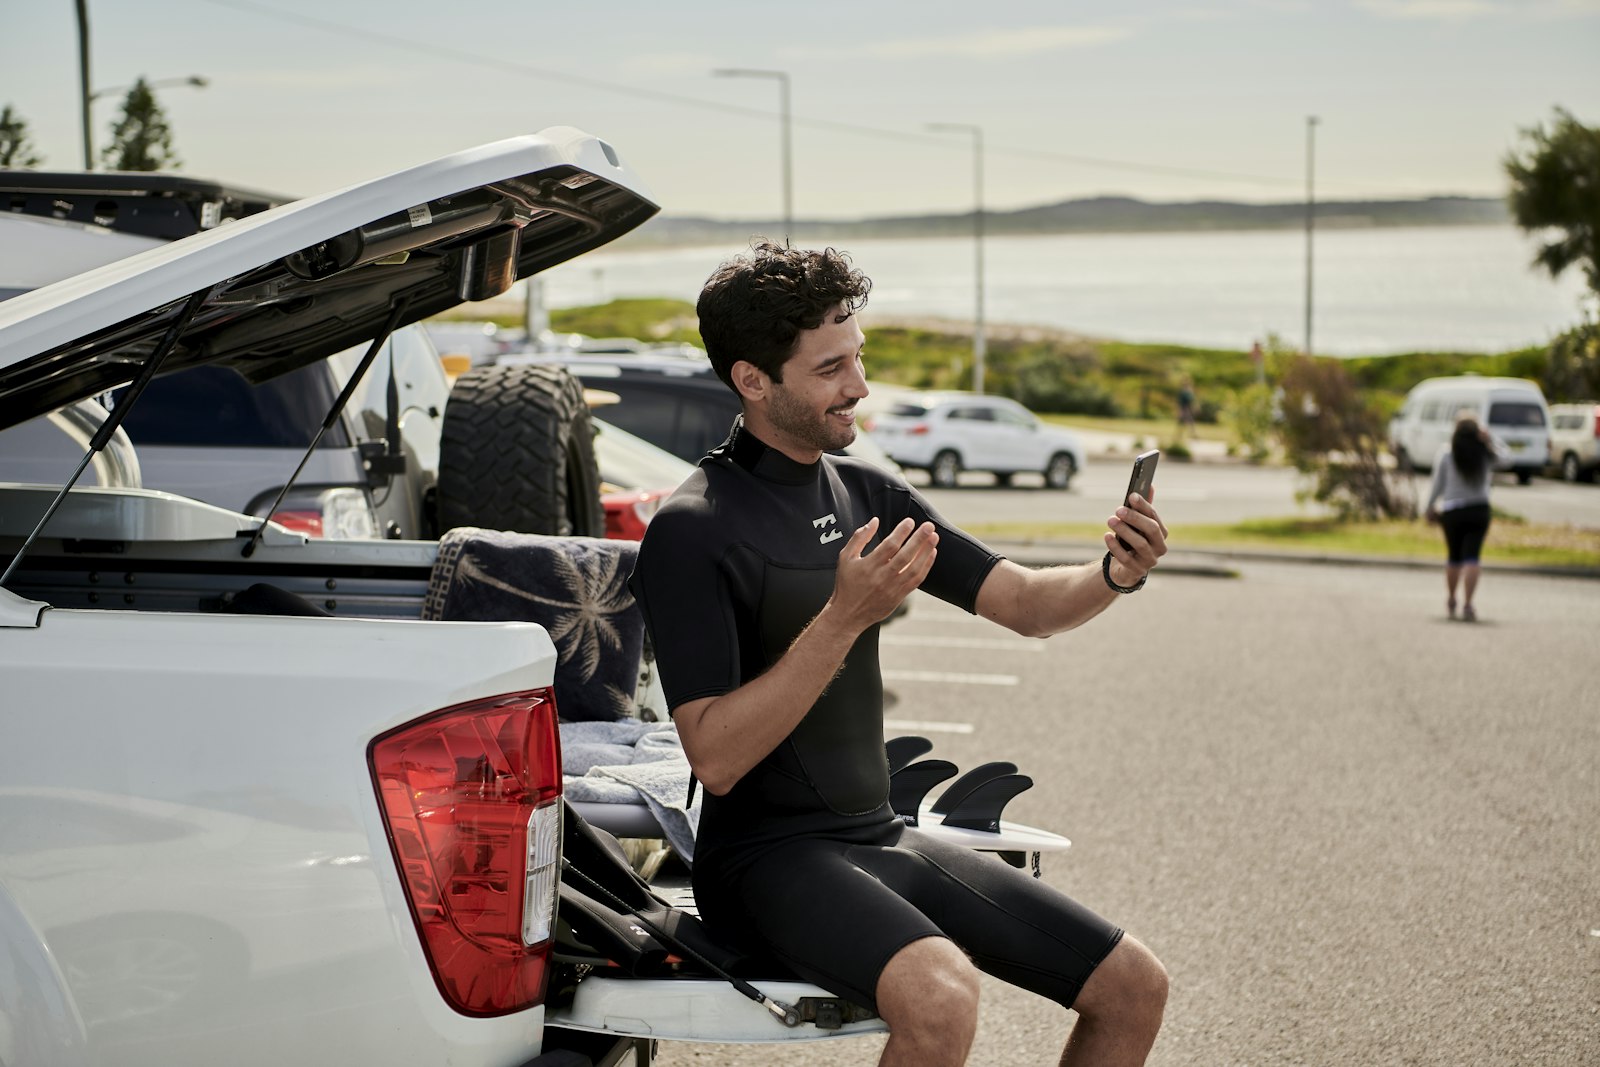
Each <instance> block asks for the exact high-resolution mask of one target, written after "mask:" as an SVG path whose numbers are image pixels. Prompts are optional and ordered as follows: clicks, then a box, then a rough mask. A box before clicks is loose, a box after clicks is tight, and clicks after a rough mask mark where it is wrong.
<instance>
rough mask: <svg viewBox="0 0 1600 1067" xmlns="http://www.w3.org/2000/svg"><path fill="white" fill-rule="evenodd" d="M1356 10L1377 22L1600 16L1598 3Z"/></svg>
mask: <svg viewBox="0 0 1600 1067" xmlns="http://www.w3.org/2000/svg"><path fill="white" fill-rule="evenodd" d="M1355 6H1356V7H1357V8H1359V9H1360V10H1362V11H1366V12H1368V13H1369V14H1373V15H1376V16H1378V17H1379V18H1386V19H1411V20H1423V19H1432V20H1435V21H1439V22H1459V21H1462V20H1465V19H1473V18H1479V17H1481V16H1484V15H1500V16H1510V17H1520V18H1534V19H1545V20H1548V19H1566V18H1585V17H1592V16H1594V15H1600V0H1356V5H1355Z"/></svg>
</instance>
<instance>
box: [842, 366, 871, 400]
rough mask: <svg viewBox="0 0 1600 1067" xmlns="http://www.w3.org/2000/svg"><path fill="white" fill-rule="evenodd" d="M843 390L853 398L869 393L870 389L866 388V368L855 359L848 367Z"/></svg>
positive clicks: (858, 398)
mask: <svg viewBox="0 0 1600 1067" xmlns="http://www.w3.org/2000/svg"><path fill="white" fill-rule="evenodd" d="M845 391H846V392H848V393H849V394H850V396H851V397H852V398H853V399H855V400H860V399H861V398H862V397H865V396H867V395H869V394H870V393H871V392H872V390H871V389H868V388H867V368H866V367H864V366H862V365H861V361H860V360H857V361H856V362H855V364H854V365H853V366H851V368H850V377H849V380H847V381H846V382H845Z"/></svg>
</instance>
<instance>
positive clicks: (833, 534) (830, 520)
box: [811, 512, 844, 545]
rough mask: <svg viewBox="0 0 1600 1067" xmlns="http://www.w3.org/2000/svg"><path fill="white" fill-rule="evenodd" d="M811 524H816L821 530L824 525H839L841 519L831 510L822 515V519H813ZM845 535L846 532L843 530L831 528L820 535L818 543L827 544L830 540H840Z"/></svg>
mask: <svg viewBox="0 0 1600 1067" xmlns="http://www.w3.org/2000/svg"><path fill="white" fill-rule="evenodd" d="M811 525H813V526H815V527H816V528H817V529H819V530H820V529H822V528H823V527H824V526H837V525H839V520H838V519H836V518H834V517H833V514H832V513H831V512H830V513H829V514H827V515H824V516H822V518H820V519H812V520H811ZM843 536H844V533H843V532H842V531H839V530H829V531H828V532H827V533H825V534H822V535H821V536H819V537H818V538H817V544H819V545H825V544H827V543H828V542H829V541H837V540H839V538H841V537H843Z"/></svg>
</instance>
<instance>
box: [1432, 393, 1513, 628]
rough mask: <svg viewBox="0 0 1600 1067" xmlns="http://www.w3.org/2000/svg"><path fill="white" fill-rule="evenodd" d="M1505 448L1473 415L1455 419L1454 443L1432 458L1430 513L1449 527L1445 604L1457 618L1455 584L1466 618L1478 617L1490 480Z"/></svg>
mask: <svg viewBox="0 0 1600 1067" xmlns="http://www.w3.org/2000/svg"><path fill="white" fill-rule="evenodd" d="M1502 455H1503V451H1502V449H1501V447H1500V444H1499V442H1497V441H1496V440H1495V439H1494V438H1493V437H1492V436H1491V435H1490V434H1489V432H1488V431H1487V430H1485V429H1484V428H1483V427H1482V426H1479V425H1478V420H1477V419H1476V418H1475V417H1473V416H1471V415H1462V416H1461V417H1460V418H1459V419H1457V420H1456V429H1455V433H1454V434H1452V435H1451V437H1450V443H1449V444H1447V445H1445V446H1444V447H1443V448H1441V449H1439V454H1438V455H1437V456H1435V457H1434V460H1433V487H1432V489H1431V490H1430V492H1429V493H1428V510H1427V516H1428V521H1429V522H1437V523H1438V524H1439V525H1440V526H1442V527H1443V528H1444V541H1445V548H1446V550H1447V551H1448V553H1449V557H1448V560H1447V562H1446V563H1445V568H1444V582H1445V587H1446V588H1447V589H1448V590H1449V593H1450V599H1449V600H1447V601H1445V608H1446V609H1447V610H1448V611H1449V612H1450V617H1451V618H1452V619H1453V618H1455V617H1456V588H1457V587H1458V586H1461V587H1463V588H1462V593H1463V596H1462V601H1461V618H1462V619H1463V620H1465V621H1466V622H1475V621H1476V620H1477V618H1478V613H1477V611H1476V610H1475V609H1474V608H1473V606H1472V594H1473V593H1474V592H1476V591H1477V588H1478V571H1479V564H1478V557H1479V555H1480V554H1481V553H1482V551H1483V538H1484V535H1485V534H1487V533H1488V532H1489V483H1490V481H1491V479H1493V477H1494V465H1495V462H1496V461H1497V460H1498V459H1500V458H1501V456H1502Z"/></svg>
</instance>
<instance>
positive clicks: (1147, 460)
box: [1117, 448, 1161, 548]
mask: <svg viewBox="0 0 1600 1067" xmlns="http://www.w3.org/2000/svg"><path fill="white" fill-rule="evenodd" d="M1160 460H1161V449H1159V448H1152V449H1151V450H1150V451H1148V452H1141V453H1139V454H1138V455H1137V456H1135V457H1133V471H1132V472H1131V473H1130V474H1129V475H1128V491H1127V492H1126V493H1124V494H1122V502H1123V503H1124V504H1127V503H1128V502H1129V501H1130V500H1132V499H1133V494H1135V493H1138V494H1139V495H1140V496H1142V497H1144V498H1145V499H1146V500H1149V499H1150V491H1151V490H1152V489H1153V488H1155V481H1156V464H1157V463H1158V462H1159V461H1160ZM1117 542H1118V543H1119V544H1121V545H1122V547H1123V548H1127V547H1128V542H1126V541H1124V540H1122V538H1120V537H1119V538H1117Z"/></svg>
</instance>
